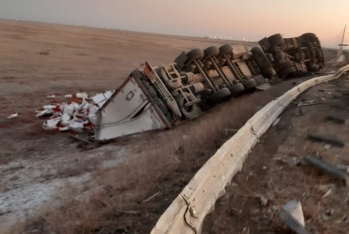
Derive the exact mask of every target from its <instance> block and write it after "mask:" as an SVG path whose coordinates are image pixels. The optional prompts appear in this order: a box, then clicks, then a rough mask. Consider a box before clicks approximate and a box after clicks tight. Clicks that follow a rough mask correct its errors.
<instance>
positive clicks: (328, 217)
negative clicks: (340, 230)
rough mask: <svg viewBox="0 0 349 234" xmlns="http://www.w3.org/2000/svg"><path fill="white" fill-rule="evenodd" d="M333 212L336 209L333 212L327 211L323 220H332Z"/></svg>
mask: <svg viewBox="0 0 349 234" xmlns="http://www.w3.org/2000/svg"><path fill="white" fill-rule="evenodd" d="M333 212H334V209H332V210H327V211H326V212H325V214H323V215H322V219H323V220H325V221H327V220H329V219H331V216H332V215H333Z"/></svg>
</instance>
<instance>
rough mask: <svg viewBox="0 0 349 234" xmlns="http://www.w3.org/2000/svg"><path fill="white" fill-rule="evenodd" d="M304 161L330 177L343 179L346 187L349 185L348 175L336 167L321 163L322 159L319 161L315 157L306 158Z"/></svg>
mask: <svg viewBox="0 0 349 234" xmlns="http://www.w3.org/2000/svg"><path fill="white" fill-rule="evenodd" d="M305 161H306V162H308V163H310V164H312V165H313V166H315V167H317V168H318V169H320V170H321V171H324V172H326V173H328V174H331V175H333V176H336V177H338V178H340V179H343V180H344V181H345V183H346V185H347V186H348V185H349V177H348V175H347V174H346V173H345V172H343V171H341V170H340V169H338V168H337V167H335V166H333V165H331V164H329V163H327V162H325V161H323V160H322V159H320V158H318V157H316V156H310V157H307V158H305Z"/></svg>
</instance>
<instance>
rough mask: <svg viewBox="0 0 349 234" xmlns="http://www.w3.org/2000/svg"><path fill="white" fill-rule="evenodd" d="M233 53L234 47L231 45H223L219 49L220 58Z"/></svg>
mask: <svg viewBox="0 0 349 234" xmlns="http://www.w3.org/2000/svg"><path fill="white" fill-rule="evenodd" d="M231 52H233V47H232V46H231V45H230V44H225V45H222V46H221V47H219V54H218V56H217V57H218V58H220V57H222V56H223V55H225V54H227V53H231Z"/></svg>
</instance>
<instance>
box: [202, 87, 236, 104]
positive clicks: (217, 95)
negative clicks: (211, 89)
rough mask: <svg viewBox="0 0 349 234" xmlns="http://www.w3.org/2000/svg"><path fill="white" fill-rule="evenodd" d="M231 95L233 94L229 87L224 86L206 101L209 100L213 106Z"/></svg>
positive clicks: (208, 102)
mask: <svg viewBox="0 0 349 234" xmlns="http://www.w3.org/2000/svg"><path fill="white" fill-rule="evenodd" d="M230 95H231V92H230V91H229V89H228V88H223V89H220V90H218V91H217V92H215V93H214V94H212V95H211V96H209V97H208V98H207V99H206V101H207V104H209V105H210V106H213V105H214V104H216V103H217V102H219V101H221V100H222V99H224V98H226V97H228V96H230Z"/></svg>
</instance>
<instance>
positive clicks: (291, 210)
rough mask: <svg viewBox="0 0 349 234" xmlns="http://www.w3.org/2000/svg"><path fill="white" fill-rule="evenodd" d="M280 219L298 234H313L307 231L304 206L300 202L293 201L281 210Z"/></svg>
mask: <svg viewBox="0 0 349 234" xmlns="http://www.w3.org/2000/svg"><path fill="white" fill-rule="evenodd" d="M279 218H280V219H281V220H282V222H283V223H284V224H286V225H287V226H288V227H289V228H291V229H292V230H293V231H294V232H296V233H298V234H311V232H309V231H308V230H306V229H305V227H304V226H305V224H304V215H303V210H302V205H301V203H300V202H299V201H296V200H293V201H291V202H289V203H287V204H286V205H285V206H284V207H282V208H281V210H280V212H279Z"/></svg>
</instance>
